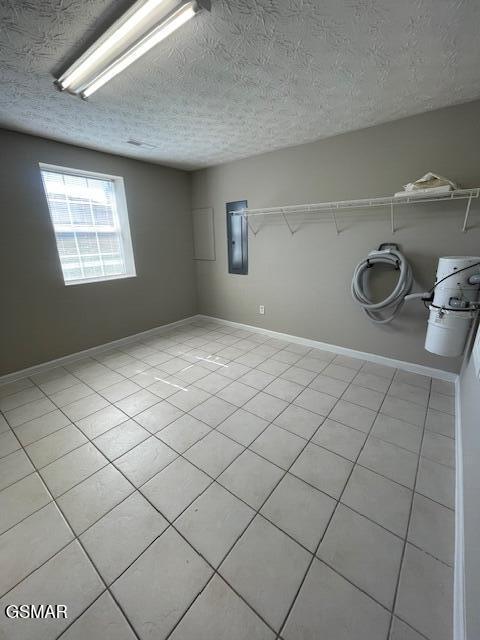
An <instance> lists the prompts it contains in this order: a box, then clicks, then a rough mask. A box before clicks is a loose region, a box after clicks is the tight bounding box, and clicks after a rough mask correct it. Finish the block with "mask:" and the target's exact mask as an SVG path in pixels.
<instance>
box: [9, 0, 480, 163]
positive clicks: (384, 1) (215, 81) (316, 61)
mask: <svg viewBox="0 0 480 640" xmlns="http://www.w3.org/2000/svg"><path fill="white" fill-rule="evenodd" d="M130 4H131V0H130V1H127V0H115V1H112V0H35V1H33V0H31V1H25V2H19V1H16V0H3V1H2V2H0V36H1V37H0V42H1V44H0V76H1V82H2V90H1V92H0V126H3V127H5V128H10V129H18V130H21V131H25V132H28V133H34V134H37V135H41V136H45V137H51V138H54V139H57V140H61V141H64V142H70V143H73V144H78V145H81V146H86V147H90V148H94V149H100V150H103V151H110V152H114V153H120V154H124V155H128V156H131V157H138V158H143V159H146V160H152V161H156V162H160V163H164V164H165V163H166V164H171V165H174V166H182V167H187V168H188V167H202V166H208V165H214V164H218V163H220V162H224V161H227V160H232V159H235V158H241V157H246V156H249V155H252V154H257V153H262V152H264V151H269V150H273V149H279V148H281V147H285V146H288V145H294V144H300V143H303V142H310V141H313V140H317V139H319V138H323V137H326V136H331V135H333V134H337V133H341V132H345V131H349V130H353V129H360V128H362V127H367V126H371V125H375V124H378V123H380V122H386V121H389V120H394V119H397V118H401V117H404V116H408V115H412V114H415V113H421V112H424V111H427V110H431V109H436V108H440V107H443V106H448V105H452V104H457V103H460V102H466V101H469V100H474V99H476V98H479V97H480V74H479V72H478V69H479V67H478V60H479V59H480V38H478V24H479V22H480V2H478V0H402V1H401V2H399V1H397V2H395V1H394V0H344V1H341V2H340V1H339V0H322V1H319V0H212V12H211V13H210V14H209V13H207V12H203V13H202V14H201V15H199V16H198V17H196V18H195V19H194V20H192V21H191V22H190V23H189V24H187V25H185V26H184V27H182V29H181V30H179V31H178V32H177V33H176V34H174V35H173V36H172V37H171V38H170V39H168V40H167V41H165V42H163V43H161V44H160V45H158V46H157V47H156V48H154V49H153V50H152V51H151V52H149V53H148V54H147V55H146V56H145V57H144V58H142V60H141V61H140V62H137V63H136V64H134V65H132V66H131V67H130V68H129V69H128V70H126V71H125V72H124V73H122V74H121V75H120V76H118V77H117V78H115V79H114V80H113V81H112V82H110V83H109V84H107V85H106V86H105V87H103V88H102V89H101V90H100V91H98V92H97V93H96V94H95V95H94V96H92V98H91V99H90V100H89V101H88V102H83V101H82V100H80V99H79V98H75V97H73V96H70V95H67V94H62V93H59V92H57V91H55V89H54V88H53V86H52V80H53V75H55V74H56V75H57V77H58V75H59V72H60V71H61V70H63V68H65V66H66V65H68V64H69V63H70V62H71V61H72V60H73V59H74V57H75V55H77V54H79V53H81V52H82V51H83V50H84V49H85V48H86V46H87V45H88V44H90V43H91V42H92V41H93V40H94V39H95V37H97V36H98V35H99V34H100V33H101V32H102V31H103V30H104V29H105V28H106V27H107V26H108V25H109V24H111V22H112V20H113V18H115V17H117V16H118V15H119V14H121V13H122V11H124V10H125V8H126V7H127V6H129V5H130ZM129 138H134V139H138V140H144V141H146V142H149V143H151V144H153V145H155V149H152V150H146V149H135V148H134V147H132V146H131V145H129V144H127V142H126V141H127V140H128V139H129ZM392 152H393V150H392Z"/></svg>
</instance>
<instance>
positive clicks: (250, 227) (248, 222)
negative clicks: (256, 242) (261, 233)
mask: <svg viewBox="0 0 480 640" xmlns="http://www.w3.org/2000/svg"><path fill="white" fill-rule="evenodd" d="M243 215H244V217H245V219H246V221H247V225H248V228H249V229H250V231H251V232H252V233H253V235H254V236H256V235H257V233H258V231H255V229H254V228H253V226H252V225H251V224H250V220H249V219H248V214H243Z"/></svg>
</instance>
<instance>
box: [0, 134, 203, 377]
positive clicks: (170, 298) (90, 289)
mask: <svg viewBox="0 0 480 640" xmlns="http://www.w3.org/2000/svg"><path fill="white" fill-rule="evenodd" d="M0 149H1V153H2V167H1V171H0V292H1V307H2V312H1V315H0V375H2V374H4V373H8V372H11V371H16V370H18V369H22V368H24V367H28V366H31V365H34V364H38V363H40V362H45V361H47V360H51V359H52V358H58V357H60V356H63V355H67V354H70V353H74V352H76V351H80V350H82V349H86V348H88V347H93V346H95V345H98V344H103V343H105V342H109V341H110V340H115V339H116V338H121V337H124V336H127V335H131V334H133V333H137V332H139V331H143V330H146V329H150V328H152V327H157V326H160V325H162V324H165V323H167V322H172V321H174V320H179V319H180V318H183V317H186V316H189V315H191V314H192V313H194V312H195V307H196V299H195V296H196V294H195V278H194V271H193V264H192V251H193V246H192V221H191V213H190V177H189V175H188V174H187V173H185V172H183V171H178V170H176V169H166V168H164V167H159V166H157V165H151V164H147V163H144V162H138V161H135V160H127V159H125V158H119V157H115V156H110V155H107V154H103V153H98V152H95V151H88V150H86V149H78V148H75V147H71V146H69V145H64V144H59V143H56V142H52V141H49V140H44V139H42V138H36V137H32V136H26V135H22V134H17V133H12V132H6V131H2V130H0ZM39 162H46V163H51V164H56V165H60V166H64V167H72V168H76V169H85V170H88V171H98V172H100V173H107V174H110V175H118V176H123V178H124V180H125V191H126V198H127V206H128V214H129V221H130V231H131V237H132V245H133V253H134V257H135V265H136V271H137V276H136V277H135V278H126V279H121V280H110V281H107V282H95V283H93V282H92V283H86V284H78V285H74V286H68V287H66V286H65V284H64V282H63V277H62V272H61V268H60V263H59V260H58V254H57V248H56V244H55V236H54V233H53V228H52V225H51V222H50V216H49V212H48V207H47V202H46V199H45V195H44V192H43V186H42V181H41V176H40V170H39V167H38V163H39Z"/></svg>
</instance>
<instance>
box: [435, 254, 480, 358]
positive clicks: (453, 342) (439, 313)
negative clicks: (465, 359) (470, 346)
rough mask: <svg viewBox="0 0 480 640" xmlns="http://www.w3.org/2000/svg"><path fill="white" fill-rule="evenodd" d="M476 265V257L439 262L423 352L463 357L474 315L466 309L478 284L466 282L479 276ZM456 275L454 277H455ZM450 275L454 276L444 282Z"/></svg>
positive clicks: (449, 257) (447, 259) (459, 257)
mask: <svg viewBox="0 0 480 640" xmlns="http://www.w3.org/2000/svg"><path fill="white" fill-rule="evenodd" d="M478 263H480V257H473V256H448V257H446V258H440V259H439V261H438V268H437V275H436V280H435V283H436V284H435V290H434V291H435V295H434V298H433V301H432V304H431V305H430V306H429V310H430V316H429V318H428V329H427V337H426V339H425V349H426V350H427V351H430V352H431V353H436V354H438V355H440V356H450V357H452V356H459V355H461V354H462V353H463V350H464V349H465V343H466V340H467V337H468V332H469V329H470V326H471V323H472V320H473V318H474V317H475V311H474V310H473V309H469V306H470V303H472V302H476V301H477V299H478V292H479V288H480V287H479V284H478V283H473V284H472V283H470V282H469V279H470V278H471V277H472V276H474V275H476V274H478V273H479V266H478ZM470 265H471V268H469V266H470ZM462 269H463V271H461V270H462ZM457 271H458V272H459V273H458V274H456V273H455V272H457ZM450 274H455V275H452V276H451V277H448V278H447V277H446V276H449V275H450ZM443 278H445V280H443Z"/></svg>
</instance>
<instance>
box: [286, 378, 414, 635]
mask: <svg viewBox="0 0 480 640" xmlns="http://www.w3.org/2000/svg"><path fill="white" fill-rule="evenodd" d="M392 381H393V378H392ZM392 381H391V382H390V385H389V387H388V388H390V386H391V384H392ZM372 428H373V421H372V425H371V427H370V430H369V432H368V434H367V437H366V438H365V442H364V443H363V445H362V446H361V448H360V451H359V452H358V455H357V457H356V459H355V462H354V463H353V464H352V468H351V470H350V473H349V474H348V476H347V479H346V481H345V483H344V485H343V489H342V491H341V492H340V495H339V496H338V499H337V503H336V505H335V508H334V509H333V511H332V513H331V515H330V518H329V520H328V522H327V526H326V527H325V530H324V532H323V534H322V536H321V538H320V540H319V542H318V544H317V546H316V547H315V551H314V553H313V556H312V559H311V560H310V562H309V564H308V566H307V569H306V571H305V574H304V576H303V579H302V580H301V582H300V585H299V587H298V589H297V591H296V593H295V596H294V598H293V601H292V603H291V604H290V607H289V609H288V611H287V614H286V616H285V618H284V619H283V622H282V624H281V625H280V627H279V630H278V633H277V637H276V640H282V638H281V634H282V633H283V630H284V628H285V625H286V623H287V621H288V618H289V617H290V614H291V612H292V611H293V608H294V606H295V603H296V602H297V599H298V597H299V595H300V592H301V590H302V587H303V585H304V583H305V581H306V579H307V576H308V574H309V572H310V569H311V567H312V565H313V563H314V561H315V558H317V559H319V560H320V558H318V556H317V554H318V550H319V548H320V545H321V544H322V542H323V539H324V538H325V535H326V533H327V531H328V529H329V527H330V524H331V522H332V520H333V517H334V515H335V513H336V511H337V509H338V505H339V504H341V499H342V497H343V494H344V492H345V489H346V487H347V484H348V482H349V481H350V478H351V476H352V474H353V470H354V469H355V466H356V464H357V461H358V459H359V457H360V455H361V453H362V451H363V449H364V447H365V444H366V443H367V441H368V436H369V435H370V432H371V430H372ZM412 501H413V495H412ZM320 562H323V561H322V560H320ZM334 571H335V572H336V573H338V572H337V571H336V570H334ZM399 571H400V568H399ZM339 575H340V574H339ZM342 577H343V576H342ZM349 582H350V581H349ZM351 584H353V583H351ZM354 586H356V585H354ZM369 597H371V596H369ZM382 606H383V608H384V609H386V607H385V606H384V605H382ZM392 612H393V608H392ZM392 612H389V614H390V621H391V618H392V615H393V613H392ZM390 624H391V622H390Z"/></svg>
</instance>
